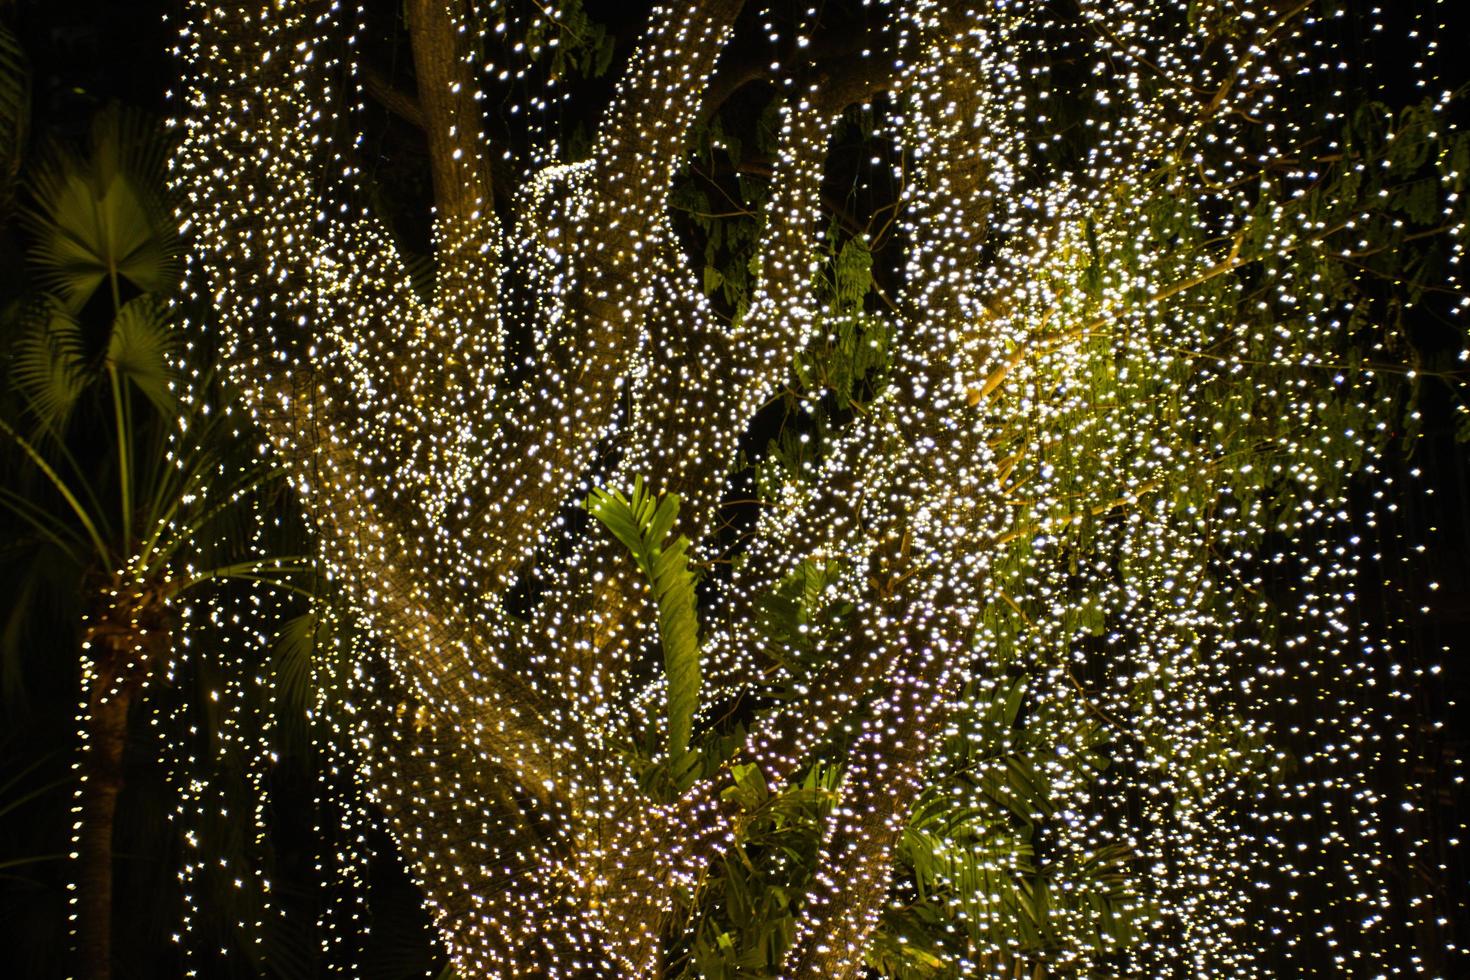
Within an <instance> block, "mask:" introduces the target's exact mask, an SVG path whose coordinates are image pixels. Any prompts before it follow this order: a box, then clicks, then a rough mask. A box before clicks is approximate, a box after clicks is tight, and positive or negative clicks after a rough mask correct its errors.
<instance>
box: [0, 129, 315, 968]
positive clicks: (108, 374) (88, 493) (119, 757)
mask: <svg viewBox="0 0 1470 980" xmlns="http://www.w3.org/2000/svg"><path fill="white" fill-rule="evenodd" d="M166 155H167V146H166V145H165V144H164V143H163V141H162V140H161V139H159V137H158V133H157V126H156V123H154V122H152V121H150V120H148V119H147V118H146V117H144V116H142V115H141V114H139V113H136V112H131V111H128V110H125V109H122V108H120V107H118V106H116V105H114V106H111V107H109V108H107V109H105V110H103V111H102V112H100V113H98V115H97V117H96V118H95V119H94V121H93V124H92V127H91V133H90V138H89V140H88V146H87V152H86V153H85V154H82V153H78V152H75V151H74V150H73V149H72V148H71V147H68V146H64V145H53V146H51V147H50V148H49V153H47V154H46V155H45V156H43V157H42V158H41V159H39V160H37V161H36V162H34V163H33V164H32V165H31V166H30V168H29V169H28V171H27V173H26V184H27V185H28V191H29V194H28V198H27V201H26V206H25V209H24V211H23V212H22V217H23V223H24V225H25V226H26V228H27V230H28V231H29V232H30V236H29V237H30V243H29V244H30V248H29V249H28V251H27V256H26V257H27V259H28V261H29V264H30V265H31V267H32V268H33V270H34V272H35V275H36V278H37V280H38V283H39V286H40V288H38V289H37V288H33V289H32V290H30V291H29V293H24V294H22V296H21V297H19V298H17V299H16V300H15V301H14V303H13V304H12V307H11V309H10V310H9V311H8V312H9V315H8V316H7V318H6V327H7V328H8V329H9V331H11V332H13V334H12V336H11V337H9V338H8V340H9V343H8V344H7V347H6V350H5V355H6V361H7V364H6V368H7V370H6V373H5V380H6V382H7V391H9V392H13V393H14V394H15V395H16V396H18V398H17V401H18V403H19V404H18V405H16V406H15V408H16V409H17V411H16V412H15V413H14V414H13V416H12V418H9V419H7V418H3V417H0V434H3V435H4V436H5V439H6V444H7V448H8V449H10V450H12V452H13V457H14V462H15V466H14V468H13V470H12V471H11V472H10V473H9V474H8V475H7V481H6V484H7V485H5V486H3V487H0V503H3V504H4V505H5V507H6V509H7V511H9V512H10V514H11V515H12V516H14V517H15V518H16V524H17V525H18V527H19V529H20V531H21V533H20V534H19V535H18V536H17V538H16V539H15V540H14V541H13V542H12V544H13V546H14V549H13V553H12V554H11V555H8V556H7V558H11V559H14V558H19V559H20V560H21V561H22V562H23V563H24V564H26V565H27V566H28V567H27V569H26V572H25V573H24V574H22V575H21V576H20V578H19V582H20V588H19V589H18V592H17V594H16V595H14V596H10V597H7V617H6V630H5V641H6V645H7V647H8V646H11V645H14V644H17V643H18V642H20V641H22V640H23V639H25V638H28V636H31V637H33V636H34V634H36V633H37V632H39V631H43V630H45V629H55V628H57V627H56V624H55V623H48V622H45V616H44V615H42V614H41V610H43V609H46V608H49V607H51V606H53V605H57V604H58V603H57V602H56V601H55V600H52V601H45V597H44V593H46V592H47V591H48V590H55V591H57V592H59V593H61V594H62V595H61V596H60V601H59V605H60V606H61V607H63V608H65V609H66V610H67V611H68V612H69V613H70V614H71V617H69V618H63V619H62V623H61V627H60V628H61V629H62V630H63V631H70V630H71V629H72V628H73V627H74V625H75V624H76V623H77V622H78V620H80V623H81V626H82V630H81V633H80V636H79V637H77V639H76V640H75V641H74V642H75V643H76V644H77V650H76V652H77V655H78V660H79V662H80V664H81V672H80V673H81V687H82V692H81V693H82V696H81V710H80V712H79V715H78V718H77V724H78V728H79V730H80V734H81V740H82V753H81V759H80V761H79V763H78V764H77V766H76V773H77V777H78V780H77V784H76V787H75V791H76V806H75V812H76V814H77V815H78V819H77V822H76V830H75V834H74V837H73V842H72V843H73V849H74V851H75V856H76V859H77V871H76V895H75V898H74V901H73V910H72V913H73V914H72V918H73V920H74V930H75V933H76V936H77V945H78V951H79V953H80V962H81V972H82V974H83V975H85V976H88V977H99V978H101V977H107V976H110V975H111V968H112V910H113V902H114V899H113V865H114V856H113V839H114V825H115V823H116V817H117V808H118V798H119V795H120V793H121V792H122V789H123V783H124V773H125V767H124V757H125V754H126V752H127V748H128V744H129V741H130V739H129V716H130V713H131V708H132V706H133V705H134V704H135V703H136V702H137V701H138V700H140V699H141V697H142V693H143V691H144V690H145V689H146V688H148V687H150V686H157V685H161V684H164V683H167V682H169V681H170V680H172V678H171V677H167V676H166V675H167V674H168V673H169V671H168V670H167V667H168V664H169V660H170V657H169V652H170V649H171V646H172V644H174V643H175V642H176V641H177V636H176V634H177V633H178V631H179V630H180V627H181V625H182V624H181V623H180V621H179V620H180V612H179V608H180V601H181V597H183V596H186V595H188V594H189V593H190V592H207V591H208V590H210V589H211V588H213V587H216V586H217V585H218V583H219V582H220V581H222V580H225V579H240V580H249V581H253V582H260V583H266V584H269V585H274V586H278V587H285V588H292V587H293V585H292V583H291V582H290V580H291V579H292V577H293V576H298V575H299V573H301V572H302V571H303V562H302V559H300V558H299V557H296V556H293V555H288V554H286V553H284V552H283V551H282V550H281V549H280V547H279V544H280V541H279V540H275V541H272V540H271V537H272V536H271V534H270V532H269V531H268V530H266V529H265V528H262V527H258V526H254V525H256V524H257V523H258V522H259V521H260V518H261V517H262V516H263V515H264V514H265V513H267V512H269V511H270V509H271V508H270V504H269V501H270V500H271V499H272V497H273V496H279V493H280V489H281V488H280V482H279V472H278V471H277V470H275V468H274V467H273V466H272V465H271V464H270V463H269V462H268V461H263V460H260V459H258V458H257V457H255V455H254V454H253V453H250V452H249V451H248V450H247V449H246V447H247V446H248V445H249V444H250V437H251V430H250V427H249V425H248V424H247V423H246V422H245V421H244V420H243V419H242V418H241V417H240V416H239V414H238V413H235V412H233V411H232V410H231V409H230V407H229V404H228V401H227V400H226V399H224V398H223V397H222V395H221V393H220V391H219V387H218V385H217V384H216V383H215V382H214V380H213V378H212V377H210V376H208V375H206V376H203V377H198V378H195V379H193V383H191V384H190V385H187V386H186V385H184V384H183V383H182V377H181V372H180V370H179V368H180V365H181V364H182V363H187V362H188V361H189V360H190V358H189V356H188V355H187V354H186V353H185V352H184V349H183V348H184V345H183V342H182V340H183V339H182V337H181V336H180V334H179V331H178V330H177V322H176V320H175V318H174V311H173V309H172V308H171V303H170V293H171V292H172V291H173V290H174V289H176V287H177V282H178V242H177V235H176V232H175V230H174V229H173V227H172V219H171V217H170V214H169V212H170V207H169V205H168V204H167V202H166V200H165V197H164V190H165V183H164V180H163V173H162V168H163V162H164V160H165V158H166ZM175 426H178V428H175ZM274 537H275V538H277V539H279V538H280V535H279V534H276V535H275V536H274ZM288 537H289V535H288ZM231 538H234V539H236V540H233V541H230V540H229V539H231ZM239 539H243V540H239ZM222 543H223V546H222V547H221V546H220V545H221V544H222ZM273 545H275V547H273ZM6 656H7V659H10V658H11V651H10V650H8V649H7V651H6ZM53 669H54V667H53Z"/></svg>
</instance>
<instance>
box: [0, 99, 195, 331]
mask: <svg viewBox="0 0 1470 980" xmlns="http://www.w3.org/2000/svg"><path fill="white" fill-rule="evenodd" d="M90 143H91V145H90V151H91V152H90V153H89V154H88V155H87V156H86V157H83V156H81V155H80V154H78V153H77V152H75V151H74V150H71V149H68V148H65V147H62V146H53V147H51V149H50V150H49V152H48V153H47V154H46V156H45V157H43V159H42V160H41V162H40V163H39V164H37V165H36V166H35V167H34V168H33V169H32V170H31V172H30V175H29V185H30V191H31V198H32V200H31V203H30V205H29V206H28V207H27V208H26V209H25V211H24V212H23V214H24V219H25V222H26V224H27V226H28V227H29V229H30V231H31V233H32V235H33V236H34V242H33V244H32V248H31V252H30V254H31V258H32V262H33V263H34V264H35V266H36V268H37V271H38V273H39V276H40V278H41V280H42V281H43V282H45V283H46V285H47V286H48V287H49V288H51V289H52V290H54V291H55V292H56V293H57V294H58V295H59V296H60V297H61V298H62V300H63V301H64V302H65V303H66V305H67V307H68V308H69V309H72V310H79V309H81V307H82V306H83V305H85V303H86V302H87V300H88V299H90V298H91V296H92V294H93V293H94V292H96V290H97V288H98V287H99V286H101V285H102V283H103V282H108V283H109V284H110V285H111V286H112V287H113V299H114V303H115V305H116V306H121V296H120V294H119V293H118V291H117V286H118V282H119V280H120V279H122V280H127V281H128V282H130V283H132V284H133V286H135V287H136V288H138V289H139V290H142V291H143V292H156V293H167V292H168V291H169V290H171V289H172V288H173V287H174V286H175V285H176V284H177V281H178V263H177V260H176V256H177V253H178V247H177V244H178V243H177V239H178V229H177V228H176V227H175V224H174V221H173V219H172V216H171V214H170V210H169V208H168V205H167V201H166V200H165V199H164V197H163V195H162V194H161V193H160V192H158V191H156V190H154V189H153V188H157V187H162V186H164V181H163V180H162V177H161V175H162V168H163V159H164V156H163V154H164V146H163V144H162V142H161V141H160V140H159V139H158V137H157V135H156V134H155V133H154V132H153V128H152V126H151V125H150V124H148V123H147V122H146V120H145V117H143V116H141V115H140V114H138V113H136V112H133V111H130V110H127V109H124V108H121V107H118V106H113V107H109V108H107V109H104V110H103V111H102V112H100V113H98V115H97V118H96V120H94V122H93V125H92V134H91V141H90Z"/></svg>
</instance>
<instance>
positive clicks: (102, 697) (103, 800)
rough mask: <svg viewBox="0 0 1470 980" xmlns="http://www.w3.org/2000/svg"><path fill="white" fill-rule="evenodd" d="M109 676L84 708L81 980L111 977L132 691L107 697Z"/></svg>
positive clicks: (98, 679)
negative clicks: (116, 829) (115, 838)
mask: <svg viewBox="0 0 1470 980" xmlns="http://www.w3.org/2000/svg"><path fill="white" fill-rule="evenodd" d="M113 678H114V675H113V673H112V672H111V671H110V670H102V671H98V672H97V674H96V675H95V676H94V677H93V680H92V685H91V690H90V691H89V692H88V703H87V724H88V729H89V730H88V733H87V748H86V754H85V755H84V756H83V758H82V771H81V788H80V790H79V791H78V794H77V795H78V801H79V803H80V809H81V831H80V834H79V836H78V841H77V844H78V847H77V854H78V861H79V867H78V870H77V952H78V954H79V956H80V959H81V970H80V975H81V976H82V977H83V978H84V980H109V978H110V977H111V976H112V835H113V825H114V824H115V823H116V816H117V798H118V795H119V794H120V793H121V792H122V787H123V755H124V753H125V751H126V749H127V741H128V708H129V707H130V706H131V704H132V690H131V688H130V687H128V686H126V685H125V686H122V687H120V688H119V689H118V690H116V691H114V692H111V694H110V696H109V688H111V687H112V686H113Z"/></svg>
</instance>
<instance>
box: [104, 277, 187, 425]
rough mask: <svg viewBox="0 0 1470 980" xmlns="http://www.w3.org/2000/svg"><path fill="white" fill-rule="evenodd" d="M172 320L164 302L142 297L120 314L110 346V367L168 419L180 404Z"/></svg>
mask: <svg viewBox="0 0 1470 980" xmlns="http://www.w3.org/2000/svg"><path fill="white" fill-rule="evenodd" d="M168 316H169V309H168V304H167V303H165V302H164V301H163V300H161V299H159V298H158V297H156V296H153V295H149V294H145V295H143V296H139V297H137V298H135V299H133V300H130V301H129V302H127V303H125V304H124V305H123V308H122V309H121V310H119V311H118V314H117V317H116V319H114V320H113V323H112V336H111V337H110V338H109V339H108V343H107V363H108V364H109V365H110V366H111V367H112V368H113V370H115V371H117V373H118V374H120V375H122V376H123V377H125V378H127V379H128V380H129V381H131V382H132V383H133V385H134V386H135V387H137V389H138V390H139V391H140V392H142V393H143V396H144V397H145V398H147V399H148V400H149V401H150V402H152V403H153V404H154V406H155V407H156V408H157V409H158V411H159V412H160V413H162V414H165V415H167V414H169V413H171V412H173V411H174V409H175V408H176V407H177V404H178V399H177V398H175V397H174V392H173V381H174V364H173V358H174V353H175V349H176V344H175V338H174V336H173V334H172V331H170V330H169V327H168Z"/></svg>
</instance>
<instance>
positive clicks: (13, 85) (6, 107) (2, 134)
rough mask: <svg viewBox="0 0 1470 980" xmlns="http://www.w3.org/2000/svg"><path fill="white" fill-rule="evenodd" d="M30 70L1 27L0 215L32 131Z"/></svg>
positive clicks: (15, 42)
mask: <svg viewBox="0 0 1470 980" xmlns="http://www.w3.org/2000/svg"><path fill="white" fill-rule="evenodd" d="M30 124H31V70H30V65H29V64H28V63H27V59H26V56H25V51H24V50H22V49H21V46H20V39H19V38H17V37H16V36H15V34H14V32H12V31H11V30H10V28H8V27H6V26H5V25H4V24H0V214H4V212H5V211H6V210H7V209H8V207H9V204H10V198H11V193H12V191H13V189H14V187H15V178H16V175H17V174H19V172H20V162H21V160H22V159H23V158H24V157H25V148H26V142H27V140H29V138H30V128H31V125H30Z"/></svg>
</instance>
